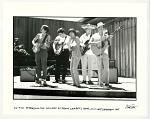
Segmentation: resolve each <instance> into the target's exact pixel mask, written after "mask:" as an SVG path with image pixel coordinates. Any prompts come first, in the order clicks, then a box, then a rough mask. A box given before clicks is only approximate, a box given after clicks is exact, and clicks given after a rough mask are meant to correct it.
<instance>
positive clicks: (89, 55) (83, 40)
mask: <svg viewBox="0 0 150 119" xmlns="http://www.w3.org/2000/svg"><path fill="white" fill-rule="evenodd" d="M81 27H82V28H83V29H84V30H85V33H84V34H83V35H82V36H81V37H80V46H81V47H80V49H81V55H82V56H81V64H82V76H83V81H82V83H86V76H87V67H88V84H93V82H92V81H91V75H92V65H93V61H94V59H96V57H95V55H94V54H93V52H92V51H91V49H90V45H89V41H90V39H91V37H92V29H95V28H96V26H94V25H91V24H85V25H82V26H81Z"/></svg>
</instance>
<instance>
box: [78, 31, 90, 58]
mask: <svg viewBox="0 0 150 119" xmlns="http://www.w3.org/2000/svg"><path fill="white" fill-rule="evenodd" d="M91 36H92V34H91V35H90V38H89V40H87V41H86V42H85V43H84V47H83V46H80V51H81V55H82V56H83V55H84V54H85V53H86V51H88V50H89V49H90V47H89V41H90V39H91Z"/></svg>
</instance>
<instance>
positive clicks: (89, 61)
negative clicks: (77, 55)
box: [81, 54, 95, 81]
mask: <svg viewBox="0 0 150 119" xmlns="http://www.w3.org/2000/svg"><path fill="white" fill-rule="evenodd" d="M94 60H95V55H87V54H85V55H83V56H81V64H82V76H83V80H84V81H86V76H87V67H88V80H91V75H92V65H93V63H94Z"/></svg>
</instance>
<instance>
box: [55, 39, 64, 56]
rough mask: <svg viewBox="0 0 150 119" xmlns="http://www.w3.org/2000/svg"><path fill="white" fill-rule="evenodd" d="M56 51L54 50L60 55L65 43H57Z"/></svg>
mask: <svg viewBox="0 0 150 119" xmlns="http://www.w3.org/2000/svg"><path fill="white" fill-rule="evenodd" d="M55 49H56V51H55V52H54V53H55V54H56V55H60V54H61V52H62V51H63V44H62V43H61V44H59V43H58V42H57V43H56V44H55Z"/></svg>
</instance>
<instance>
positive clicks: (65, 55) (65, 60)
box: [55, 49, 69, 81]
mask: <svg viewBox="0 0 150 119" xmlns="http://www.w3.org/2000/svg"><path fill="white" fill-rule="evenodd" d="M61 64H62V65H63V67H62V68H63V70H62V79H63V80H64V79H65V77H66V74H67V67H68V64H69V50H68V49H65V50H64V51H63V52H62V53H61V54H60V55H57V56H56V70H55V80H56V81H58V79H60V67H61Z"/></svg>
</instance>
